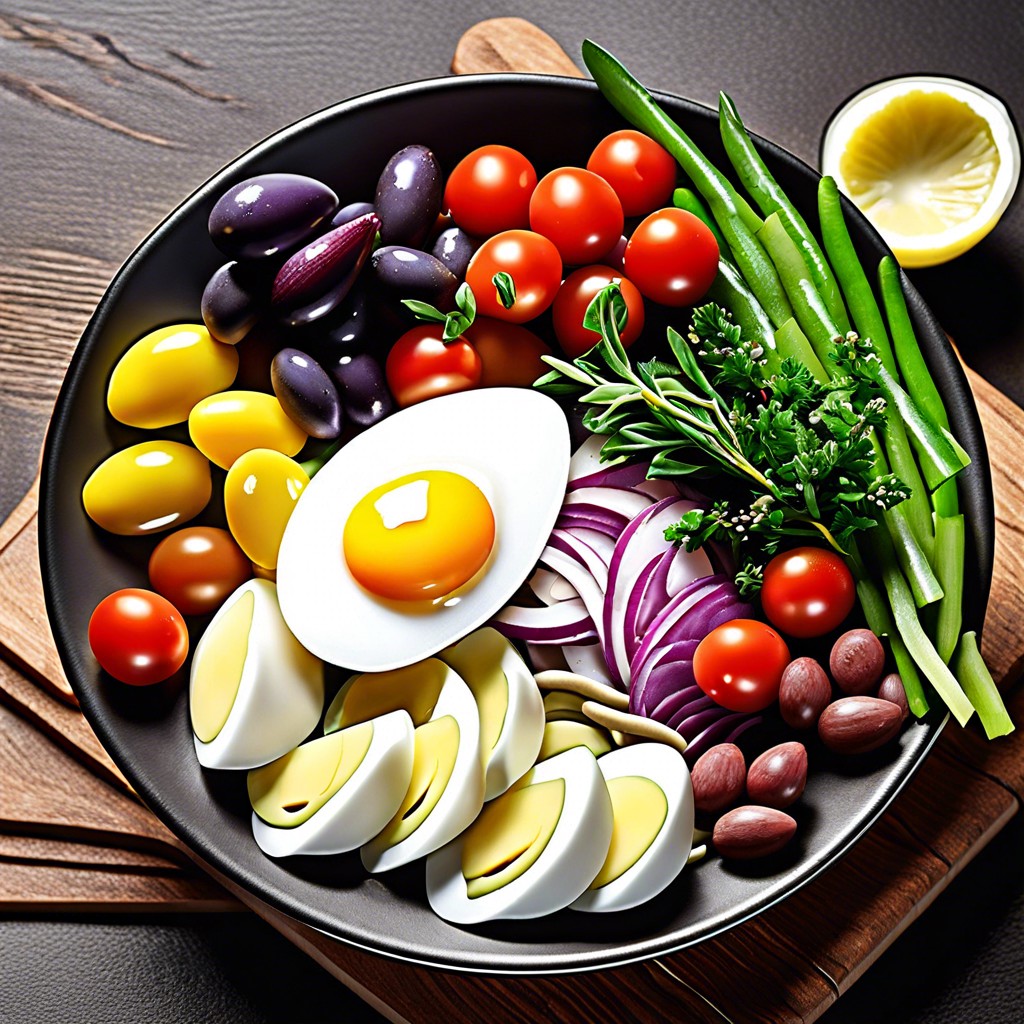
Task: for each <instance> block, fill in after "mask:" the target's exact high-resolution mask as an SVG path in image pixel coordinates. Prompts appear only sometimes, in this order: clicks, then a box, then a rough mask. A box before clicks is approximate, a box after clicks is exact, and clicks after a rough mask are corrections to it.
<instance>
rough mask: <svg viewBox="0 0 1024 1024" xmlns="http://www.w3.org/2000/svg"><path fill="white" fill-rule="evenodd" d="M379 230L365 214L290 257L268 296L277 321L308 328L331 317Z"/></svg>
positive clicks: (376, 222) (375, 218)
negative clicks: (317, 321)
mask: <svg viewBox="0 0 1024 1024" xmlns="http://www.w3.org/2000/svg"><path fill="white" fill-rule="evenodd" d="M379 226H380V221H379V220H378V219H377V215H376V214H373V213H367V214H364V215H363V216H362V217H357V218H356V219H355V220H353V221H349V222H348V223H347V224H342V225H341V227H337V228H334V229H333V230H331V231H328V232H327V234H326V235H321V236H320V237H319V238H314V239H313V241H312V242H309V243H308V244H307V245H305V246H303V248H301V249H300V250H299V251H298V252H297V253H295V254H294V255H293V256H290V257H289V258H288V260H286V261H285V264H284V266H283V267H281V269H280V270H279V271H278V272H277V277H275V278H274V285H273V288H272V290H271V295H270V302H271V306H272V307H273V310H274V312H275V313H276V314H277V316H278V318H279V319H281V320H284V321H285V322H286V323H289V324H293V325H294V324H308V323H312V322H313V321H314V320H319V319H320V317H322V316H326V315H327V314H328V313H330V312H331V310H333V309H334V308H335V307H336V306H337V305H338V303H340V302H341V300H342V299H344V298H345V296H346V295H347V294H348V292H349V289H350V288H351V287H352V285H353V283H354V282H355V280H356V277H358V275H359V271H360V270H361V269H362V267H363V264H364V263H365V262H366V257H367V256H368V255H369V253H370V250H371V249H372V248H373V241H374V237H375V236H376V233H377V228H378V227H379Z"/></svg>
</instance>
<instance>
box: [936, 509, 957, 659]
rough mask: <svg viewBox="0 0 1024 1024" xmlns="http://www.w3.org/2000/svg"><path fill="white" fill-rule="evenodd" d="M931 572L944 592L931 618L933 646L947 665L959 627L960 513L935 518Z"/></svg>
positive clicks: (954, 646) (954, 645)
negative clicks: (933, 617) (933, 565)
mask: <svg viewBox="0 0 1024 1024" xmlns="http://www.w3.org/2000/svg"><path fill="white" fill-rule="evenodd" d="M935 575H936V576H938V578H939V583H941V584H942V592H943V595H944V596H943V598H942V601H941V602H940V603H939V609H938V615H937V616H936V619H935V647H936V649H937V650H938V652H939V656H940V657H941V658H942V660H943V661H945V662H946V663H947V664H948V663H949V659H950V658H952V657H953V652H954V651H955V650H956V643H957V640H958V639H959V637H960V630H961V629H962V628H963V607H962V606H963V591H964V517H963V516H960V515H954V516H936V517H935Z"/></svg>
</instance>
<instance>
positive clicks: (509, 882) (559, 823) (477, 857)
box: [427, 747, 612, 924]
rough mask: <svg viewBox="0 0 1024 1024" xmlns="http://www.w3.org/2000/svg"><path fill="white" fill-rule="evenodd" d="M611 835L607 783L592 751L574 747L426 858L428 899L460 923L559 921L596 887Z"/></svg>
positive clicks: (440, 912)
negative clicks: (557, 915)
mask: <svg viewBox="0 0 1024 1024" xmlns="http://www.w3.org/2000/svg"><path fill="white" fill-rule="evenodd" d="M611 836H612V805H611V799H610V797H609V795H608V787H607V786H606V785H605V782H604V776H603V775H602V774H601V770H600V768H599V767H598V763H597V761H596V760H595V758H594V755H593V754H592V753H591V752H590V751H589V750H588V749H587V748H586V747H573V748H572V749H571V750H567V751H565V752H564V753H562V754H559V755H558V756H557V757H552V758H550V759H549V760H547V761H544V762H543V763H541V764H538V765H537V766H536V767H535V768H532V769H531V770H530V771H529V772H528V773H527V774H526V775H525V776H523V778H522V779H520V780H519V782H517V783H516V784H515V785H514V786H512V788H511V789H509V790H508V791H507V792H505V793H503V794H502V795H501V796H499V797H498V798H497V799H496V800H493V801H491V803H489V804H488V805H487V806H486V807H485V808H484V810H483V812H482V813H481V815H480V817H479V818H477V820H476V821H475V822H474V823H473V824H472V825H471V826H470V827H469V828H468V829H467V830H466V831H465V832H464V833H462V835H460V836H459V837H458V838H457V839H456V840H455V841H454V842H451V843H449V844H448V845H447V846H445V847H444V848H443V849H441V850H438V851H437V852H436V853H433V854H431V855H430V856H429V857H428V858H427V898H428V900H429V901H430V906H431V908H432V909H433V911H434V912H435V913H436V914H438V915H439V916H440V917H442V918H444V919H445V920H446V921H451V922H453V923H454V924H479V923H480V922H482V921H493V920H497V919H500V918H530V917H540V916H542V915H544V914H552V913H554V912H555V911H557V910H561V909H562V908H563V907H566V906H568V905H569V904H570V903H572V901H573V900H575V899H576V898H577V897H578V896H579V895H580V894H581V893H582V892H584V890H585V889H586V888H587V886H588V885H590V883H591V881H592V880H593V879H594V876H595V875H596V874H597V872H598V871H600V869H601V865H602V864H603V863H604V861H605V858H606V855H607V852H608V847H609V844H610V842H611Z"/></svg>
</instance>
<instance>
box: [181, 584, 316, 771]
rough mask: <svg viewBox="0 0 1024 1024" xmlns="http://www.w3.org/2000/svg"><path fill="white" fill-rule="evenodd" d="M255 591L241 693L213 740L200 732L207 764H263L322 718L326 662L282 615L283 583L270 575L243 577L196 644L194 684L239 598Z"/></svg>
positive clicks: (198, 749)
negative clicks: (208, 647) (203, 658)
mask: <svg viewBox="0 0 1024 1024" xmlns="http://www.w3.org/2000/svg"><path fill="white" fill-rule="evenodd" d="M249 591H251V592H252V595H253V610H252V623H251V625H250V628H249V637H248V646H247V650H246V655H245V662H244V664H243V667H242V675H241V679H240V681H239V684H238V690H237V692H236V694H235V699H234V702H233V704H232V705H231V711H230V712H229V713H228V717H227V720H226V721H225V723H224V725H223V727H222V728H221V730H220V732H219V733H217V735H216V736H215V737H214V738H213V739H212V740H210V741H209V742H208V743H206V742H204V741H203V740H201V739H200V738H199V737H198V736H196V735H195V733H193V734H192V738H193V740H194V741H195V748H196V756H197V757H198V758H199V763H200V764H201V765H202V766H203V767H204V768H238V769H245V768H258V767H259V766H260V765H264V764H268V763H269V762H271V761H273V760H275V759H276V758H278V757H280V756H281V755H282V754H287V753H288V751H289V750H292V749H293V748H294V747H297V746H298V745H299V744H300V743H301V742H302V741H303V740H304V739H305V738H306V737H307V736H308V735H309V734H310V732H311V731H312V730H313V728H314V727H315V726H316V724H317V722H318V721H319V720H320V712H321V711H322V710H323V706H324V674H323V664H322V663H321V662H320V661H319V659H317V658H316V657H314V655H312V654H310V653H309V651H308V650H307V649H306V648H305V647H303V646H302V645H301V644H300V643H299V642H298V641H297V640H296V639H295V637H294V636H293V635H292V633H291V632H290V631H289V629H288V627H287V625H286V624H285V621H284V619H283V618H282V616H281V609H280V606H279V604H278V598H277V594H278V591H277V588H276V587H275V586H274V584H273V583H271V582H270V581H269V580H261V579H252V580H249V581H248V582H246V583H243V584H242V585H241V586H240V587H239V588H238V589H237V590H236V591H235V592H234V593H233V594H232V595H231V596H230V597H229V598H228V599H227V600H226V601H225V602H224V604H222V605H221V607H220V608H219V610H218V611H217V614H216V615H214V617H213V619H212V620H211V621H210V624H209V625H208V626H207V627H206V631H205V632H204V633H203V636H202V637H201V638H200V640H199V643H198V645H197V646H196V652H195V655H194V657H193V659H192V675H191V680H190V690H191V691H192V692H194V690H195V687H196V685H197V682H196V675H197V673H196V668H197V667H198V666H199V665H200V663H201V654H202V651H203V647H204V645H206V644H209V643H213V642H216V626H217V624H218V622H219V621H220V619H221V618H222V617H223V616H224V615H225V614H226V613H227V610H228V609H229V608H231V607H232V606H233V605H234V604H235V602H236V601H237V600H239V598H241V597H242V596H243V595H244V594H245V593H247V592H249Z"/></svg>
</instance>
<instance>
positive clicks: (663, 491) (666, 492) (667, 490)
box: [631, 477, 680, 501]
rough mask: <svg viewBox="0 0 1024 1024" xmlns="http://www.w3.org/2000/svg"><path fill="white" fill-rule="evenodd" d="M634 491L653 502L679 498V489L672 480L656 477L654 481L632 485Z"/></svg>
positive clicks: (645, 480)
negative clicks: (644, 495)
mask: <svg viewBox="0 0 1024 1024" xmlns="http://www.w3.org/2000/svg"><path fill="white" fill-rule="evenodd" d="M631 486H632V488H633V490H634V491H639V492H640V493H641V494H646V495H647V496H648V497H649V498H650V499H651V501H661V499H662V498H678V497H679V496H680V495H679V488H678V487H676V485H675V484H674V483H673V482H672V481H671V480H666V479H665V478H664V477H656V478H655V479H654V480H647V479H644V480H641V481H640V483H638V484H632V485H631Z"/></svg>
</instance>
